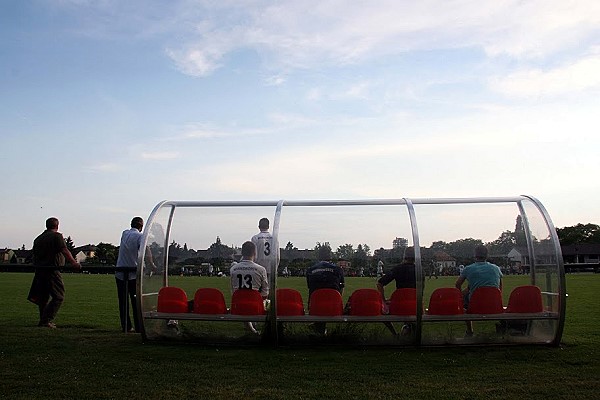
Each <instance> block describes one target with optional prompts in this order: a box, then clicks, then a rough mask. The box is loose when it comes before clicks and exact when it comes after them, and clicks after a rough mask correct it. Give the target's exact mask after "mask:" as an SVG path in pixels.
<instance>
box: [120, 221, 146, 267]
mask: <svg viewBox="0 0 600 400" xmlns="http://www.w3.org/2000/svg"><path fill="white" fill-rule="evenodd" d="M141 243H142V232H140V231H139V230H138V229H135V228H131V229H126V230H124V231H123V233H122V234H121V242H120V245H119V255H118V257H117V265H116V267H117V268H119V267H137V265H138V256H139V251H140V247H141Z"/></svg>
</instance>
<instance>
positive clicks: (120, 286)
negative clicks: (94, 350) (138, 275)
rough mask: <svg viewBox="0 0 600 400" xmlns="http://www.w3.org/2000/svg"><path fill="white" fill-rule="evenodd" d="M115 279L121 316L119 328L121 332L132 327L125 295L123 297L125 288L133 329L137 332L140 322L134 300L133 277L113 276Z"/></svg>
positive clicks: (134, 286)
mask: <svg viewBox="0 0 600 400" xmlns="http://www.w3.org/2000/svg"><path fill="white" fill-rule="evenodd" d="M115 281H116V282H117V295H118V296H119V316H120V318H121V330H123V332H127V331H130V330H131V328H132V326H131V318H130V316H131V313H128V312H127V311H128V308H129V307H128V304H127V297H125V290H127V292H128V296H129V303H130V304H131V308H132V310H133V324H134V325H133V326H134V327H135V331H136V332H139V331H140V323H139V320H138V314H137V303H136V300H135V298H136V296H135V291H136V284H135V283H136V282H135V279H129V280H121V279H117V278H115Z"/></svg>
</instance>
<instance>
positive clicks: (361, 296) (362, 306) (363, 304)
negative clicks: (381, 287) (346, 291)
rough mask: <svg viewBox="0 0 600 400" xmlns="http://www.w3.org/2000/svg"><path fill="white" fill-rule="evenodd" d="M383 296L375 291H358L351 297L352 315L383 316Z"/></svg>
mask: <svg viewBox="0 0 600 400" xmlns="http://www.w3.org/2000/svg"><path fill="white" fill-rule="evenodd" d="M382 304H383V301H382V300H381V294H379V292H378V291H377V290H375V289H356V290H355V291H354V292H353V293H352V295H351V296H350V315H360V316H373V315H381V306H382Z"/></svg>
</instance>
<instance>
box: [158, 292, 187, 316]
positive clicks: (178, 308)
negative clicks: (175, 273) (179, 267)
mask: <svg viewBox="0 0 600 400" xmlns="http://www.w3.org/2000/svg"><path fill="white" fill-rule="evenodd" d="M156 310H157V311H158V312H163V313H186V312H188V299H187V294H185V291H184V290H183V289H181V288H178V287H174V286H165V287H163V288H161V289H160V290H159V291H158V303H157V305H156Z"/></svg>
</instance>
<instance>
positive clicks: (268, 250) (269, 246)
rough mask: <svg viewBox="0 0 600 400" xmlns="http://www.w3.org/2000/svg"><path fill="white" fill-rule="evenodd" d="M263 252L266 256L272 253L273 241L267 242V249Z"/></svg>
mask: <svg viewBox="0 0 600 400" xmlns="http://www.w3.org/2000/svg"><path fill="white" fill-rule="evenodd" d="M263 253H265V256H268V255H269V254H271V243H269V242H265V250H264V251H263Z"/></svg>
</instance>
